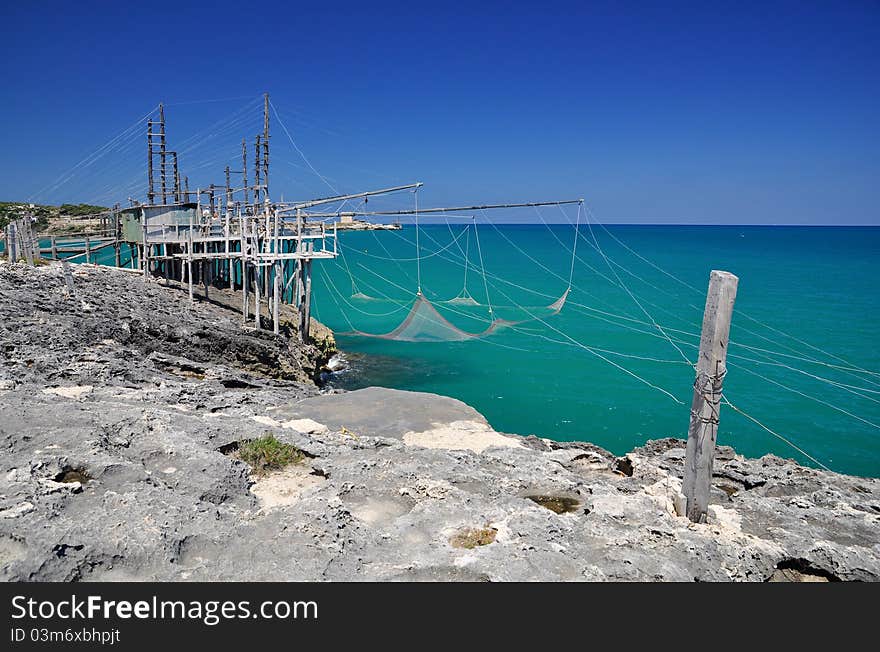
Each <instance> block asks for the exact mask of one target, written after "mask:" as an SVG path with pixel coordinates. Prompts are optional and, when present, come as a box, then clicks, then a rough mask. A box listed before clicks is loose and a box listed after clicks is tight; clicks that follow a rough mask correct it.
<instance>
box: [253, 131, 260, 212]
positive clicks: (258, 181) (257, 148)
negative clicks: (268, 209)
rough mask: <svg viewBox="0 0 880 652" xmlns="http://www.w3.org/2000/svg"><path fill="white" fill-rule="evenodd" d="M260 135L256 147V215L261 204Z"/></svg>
mask: <svg viewBox="0 0 880 652" xmlns="http://www.w3.org/2000/svg"><path fill="white" fill-rule="evenodd" d="M260 138H261V136H260V134H257V138H256V144H255V146H254V157H255V158H254V215H256V214H257V204H259V203H260V201H261V200H260Z"/></svg>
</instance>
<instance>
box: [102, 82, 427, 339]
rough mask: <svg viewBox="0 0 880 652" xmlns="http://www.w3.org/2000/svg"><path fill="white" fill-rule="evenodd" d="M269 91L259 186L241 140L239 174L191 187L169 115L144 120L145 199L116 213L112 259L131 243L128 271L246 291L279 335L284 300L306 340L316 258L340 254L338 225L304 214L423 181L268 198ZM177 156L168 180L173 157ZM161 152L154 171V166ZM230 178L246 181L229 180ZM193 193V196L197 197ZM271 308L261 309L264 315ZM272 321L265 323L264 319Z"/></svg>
mask: <svg viewBox="0 0 880 652" xmlns="http://www.w3.org/2000/svg"><path fill="white" fill-rule="evenodd" d="M269 139H270V133H269V95H268V94H266V95H265V96H264V103H263V131H262V133H260V134H257V136H256V138H255V147H254V167H253V176H252V179H253V182H252V183H250V184H249V183H248V172H247V162H248V161H247V150H248V148H247V142H246V140H242V149H241V170H237V171H233V170H230V169H229V167H228V166H227V167H226V168H225V170H224V177H225V178H224V183H223V184H222V185H220V184H211V185H210V186H208V188H207V189H204V188H197V189H196V190H195V191H192V192H191V191H190V189H189V180H188V178H187V177H186V176H184V177H183V187H181V176H180V170H179V167H178V159H177V153H176V152H174V151H169V150H167V147H166V134H165V112H164V108H163V107H162V105H160V106H159V120H158V121H148V122H147V150H148V154H147V167H148V170H147V184H148V185H147V193H146V195H147V200H148V202H147V203H146V204H136V203H135V204H134V205H132V206H130V207H128V208H124V209H121V210H119V211H118V213H117V218H116V222H115V223H116V225H117V231H116V242H115V246H116V252H117V253H116V260H117V266H119V262H120V254H119V250H120V248H124V247H127V248H128V261H129V264H130V265H131V267H133V268H136V269H140V270H141V271H142V272H143V274H144V275H145V276H156V277H160V278H161V277H164V278H165V279H168V280H175V281H179V282H180V283H181V284H185V285H186V286H187V287H188V290H189V296H190V300H192V299H193V298H194V288H195V286H196V285H202V286H203V287H204V294H205V296H206V297H207V296H208V294H209V288H210V287H212V286H213V287H220V288H224V289H230V290H236V291H240V292H241V311H242V322H243V323H245V324H249V323H251V321H252V323H253V325H254V327H256V328H262V327H264V319H263V315H264V314H265V316H266V318H267V320H268V322H269V323H270V324H271V328H272V330H273V331H274V332H275V333H278V332H279V329H280V314H281V310H280V307H281V304H282V303H288V304H292V305H294V306H296V307H297V308H298V310H299V333H300V337H301V338H302V340H303V341H308V340H309V326H310V321H311V292H312V263H313V261H315V260H322V259H329V258H335V257H336V256H337V254H338V245H337V239H336V224H335V223H334V224H333V225H332V226H331V227H328V226H327V224H326V222H324V221H323V220H318V219H314V217H313V216H311V215H309V214H307V213H306V212H305V211H306V210H307V209H309V208H311V207H313V206H319V205H325V204H332V203H335V202H342V201H345V200H346V199H355V198H366V197H369V196H372V195H378V194H385V193H390V192H395V191H400V190H405V189H409V188H417V187H419V186H420V185H421V184H411V185H408V186H399V187H395V188H386V189H383V190H375V191H368V192H362V193H356V194H353V195H344V196H337V197H327V198H323V199H316V200H312V201H306V202H300V203H273V202H271V201H270V199H269ZM169 156H170V157H171V161H172V172H171V174H170V178H169V172H168V166H167V159H168V157H169ZM157 157H158V161H159V169H158V174H156V170H155V167H154V162H155V159H156V158H157ZM233 175H236V177H237V178H240V180H241V183H240V185H233V183H232V180H233ZM191 199H192V200H191ZM264 310H265V313H264ZM267 325H268V324H267Z"/></svg>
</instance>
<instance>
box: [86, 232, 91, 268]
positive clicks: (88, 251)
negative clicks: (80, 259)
mask: <svg viewBox="0 0 880 652" xmlns="http://www.w3.org/2000/svg"><path fill="white" fill-rule="evenodd" d="M86 262H87V263H90V262H92V243H91V242H90V241H89V236H86Z"/></svg>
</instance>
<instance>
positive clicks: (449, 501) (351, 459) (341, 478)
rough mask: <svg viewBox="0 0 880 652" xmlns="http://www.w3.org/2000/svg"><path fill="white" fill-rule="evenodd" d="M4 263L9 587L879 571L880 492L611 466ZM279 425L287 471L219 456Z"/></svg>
mask: <svg viewBox="0 0 880 652" xmlns="http://www.w3.org/2000/svg"><path fill="white" fill-rule="evenodd" d="M74 282H75V290H76V296H75V297H72V296H67V294H66V286H65V282H64V280H63V277H62V275H61V272H60V269H59V266H57V265H52V266H48V267H44V268H38V269H28V268H24V267H21V266H10V265H0V317H2V325H0V328H2V334H3V335H2V346H3V349H2V357H0V362H2V371H0V374H2V375H0V448H2V451H3V453H2V458H0V460H2V462H0V466H2V468H0V578H2V579H4V580H13V581H15V580H65V581H71V580H114V579H116V580H118V579H136V580H231V579H241V580H357V579H365V580H683V581H693V580H700V581H711V580H745V581H764V580H809V581H812V580H817V581H825V580H837V579H840V580H876V579H878V577H880V543H878V541H880V537H878V534H880V483H878V481H877V480H874V479H863V478H855V477H850V476H843V475H838V474H834V473H828V472H824V471H818V470H814V469H808V468H804V467H801V466H799V465H797V464H796V463H794V462H792V461H788V460H783V459H780V458H777V457H773V456H766V457H763V458H761V459H757V460H755V459H745V458H743V457H741V456H738V455H735V454H734V452H733V451H732V450H730V449H727V448H722V449H720V450H719V455H718V459H717V462H716V473H715V491H714V493H713V496H712V502H711V507H710V522H709V524H707V525H694V524H692V523H690V522H689V521H688V520H687V519H685V518H682V517H680V516H678V515H677V511H678V510H679V508H680V505H679V503H680V497H679V493H678V490H679V488H680V485H681V476H682V464H683V459H684V448H683V444H684V442H682V441H680V440H673V439H665V440H660V441H652V442H648V444H646V445H645V446H643V447H641V448H638V449H636V450H634V451H632V452H631V453H630V454H628V455H627V456H625V457H623V458H617V457H615V456H614V455H612V454H610V453H609V452H607V451H604V450H603V449H601V448H599V447H596V446H593V445H591V444H586V443H558V442H551V441H548V440H543V439H538V438H535V437H519V436H515V435H506V434H503V433H498V432H496V431H495V430H493V429H492V428H491V426H490V425H489V424H488V423H487V422H486V420H485V419H484V418H483V417H482V416H481V415H479V414H478V413H477V412H476V411H474V410H473V409H472V408H470V407H468V406H467V405H465V404H463V403H461V402H459V401H456V400H454V399H450V398H446V397H440V396H435V395H430V394H420V393H411V392H400V391H394V390H387V389H379V388H369V389H365V390H359V391H356V392H349V393H343V394H321V393H320V392H319V390H318V389H317V388H316V387H315V386H314V385H311V384H309V383H308V382H307V381H308V379H309V378H310V377H312V375H313V374H312V373H311V372H310V371H309V369H310V367H312V366H314V365H313V363H312V362H310V361H309V359H310V355H312V354H310V352H309V351H308V350H305V349H302V348H301V347H297V346H296V345H294V344H291V343H290V342H289V341H288V340H286V339H285V338H274V337H272V336H271V335H268V334H264V333H255V332H245V331H242V330H241V328H240V325H239V324H238V317H237V315H235V314H234V313H230V312H228V311H226V310H224V309H223V308H221V307H218V306H212V305H205V304H200V305H197V306H195V307H190V306H189V305H188V302H187V301H186V299H185V297H184V296H183V295H182V294H181V293H179V292H176V291H174V290H170V289H165V288H162V287H161V286H159V285H158V284H156V283H152V282H146V283H145V282H144V281H143V280H142V279H141V278H140V277H135V276H132V275H128V274H125V273H122V272H113V271H110V270H106V269H93V268H85V267H81V268H78V269H76V272H75V278H74ZM267 432H269V433H273V434H274V435H275V436H276V437H277V438H278V439H280V440H282V441H285V442H287V443H289V444H292V445H294V446H296V447H297V448H299V449H300V450H302V451H303V452H304V453H305V455H306V458H305V460H304V461H303V462H302V463H299V464H295V465H292V466H289V467H287V468H285V469H282V470H280V471H276V472H274V473H270V474H268V475H265V476H259V477H257V476H256V475H254V474H252V473H251V470H250V469H249V468H248V466H247V465H246V464H245V463H243V462H242V461H241V460H239V459H237V457H236V456H235V455H234V454H233V453H234V451H235V450H236V448H237V446H238V445H239V443H240V442H242V441H246V440H248V439H254V438H257V437H260V436H261V435H263V434H265V433H267Z"/></svg>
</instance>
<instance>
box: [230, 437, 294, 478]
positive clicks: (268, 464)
mask: <svg viewBox="0 0 880 652" xmlns="http://www.w3.org/2000/svg"><path fill="white" fill-rule="evenodd" d="M238 457H239V459H241V460H242V461H243V462H247V463H248V464H250V465H251V468H253V470H254V472H255V473H256V474H258V475H263V474H266V473H268V472H270V471H277V470H278V469H282V468H284V467H285V466H288V465H290V464H296V463H297V462H301V461H302V460H303V458H304V457H305V455H304V454H303V452H302V451H301V450H299V449H298V448H296V447H295V446H291V445H290V444H285V443H284V442H281V441H278V440H277V439H275V435H273V434H271V433H266V434H265V435H263V436H262V437H260V438H259V439H249V440H248V441H245V442H242V443H241V445H240V446H239V448H238Z"/></svg>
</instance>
